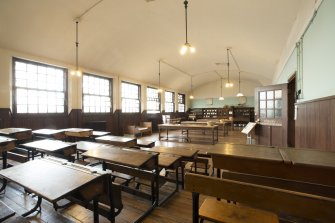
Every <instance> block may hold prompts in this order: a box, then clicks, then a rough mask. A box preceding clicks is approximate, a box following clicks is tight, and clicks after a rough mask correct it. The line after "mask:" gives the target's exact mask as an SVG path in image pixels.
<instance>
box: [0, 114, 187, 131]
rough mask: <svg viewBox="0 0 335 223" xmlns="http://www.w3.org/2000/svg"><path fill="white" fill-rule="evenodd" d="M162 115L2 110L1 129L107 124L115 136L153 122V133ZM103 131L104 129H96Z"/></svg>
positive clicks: (61, 127) (106, 128) (174, 115)
mask: <svg viewBox="0 0 335 223" xmlns="http://www.w3.org/2000/svg"><path fill="white" fill-rule="evenodd" d="M162 114H164V113H157V114H148V113H147V112H146V111H143V112H142V113H122V112H121V110H116V111H115V112H114V113H106V114H100V113H91V114H85V113H83V112H82V110H81V109H72V110H71V112H70V113H69V114H18V115H17V114H12V112H11V110H10V109H9V108H0V128H8V127H22V128H30V129H42V128H50V129H63V128H83V127H85V126H88V125H89V124H90V123H105V129H104V131H108V132H111V133H112V134H113V135H123V134H124V130H126V129H127V126H128V125H140V123H141V122H148V121H149V122H152V128H153V131H158V128H157V125H158V124H161V123H162ZM168 114H169V115H171V116H172V117H182V118H185V117H186V113H168ZM93 129H94V130H100V131H103V129H101V128H99V129H95V128H93Z"/></svg>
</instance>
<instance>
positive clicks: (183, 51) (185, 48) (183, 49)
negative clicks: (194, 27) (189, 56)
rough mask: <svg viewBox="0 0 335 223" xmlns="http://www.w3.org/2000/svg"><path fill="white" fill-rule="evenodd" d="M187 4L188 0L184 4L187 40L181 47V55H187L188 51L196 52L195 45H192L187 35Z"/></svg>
mask: <svg viewBox="0 0 335 223" xmlns="http://www.w3.org/2000/svg"><path fill="white" fill-rule="evenodd" d="M187 5H188V1H187V0H185V1H184V6H185V28H186V29H185V30H186V41H185V44H184V45H183V46H182V47H181V49H180V51H179V52H180V54H181V55H185V54H186V53H187V52H190V53H194V52H195V48H194V46H192V45H191V44H190V43H189V42H188V38H187V37H188V36H187Z"/></svg>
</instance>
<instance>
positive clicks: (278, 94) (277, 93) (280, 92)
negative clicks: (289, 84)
mask: <svg viewBox="0 0 335 223" xmlns="http://www.w3.org/2000/svg"><path fill="white" fill-rule="evenodd" d="M275 98H276V99H277V98H278V99H279V98H282V90H276V91H275Z"/></svg>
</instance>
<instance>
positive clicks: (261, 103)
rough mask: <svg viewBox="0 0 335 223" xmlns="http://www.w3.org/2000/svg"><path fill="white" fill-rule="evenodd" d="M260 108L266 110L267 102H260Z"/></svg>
mask: <svg viewBox="0 0 335 223" xmlns="http://www.w3.org/2000/svg"><path fill="white" fill-rule="evenodd" d="M259 108H261V109H262V108H263V109H264V108H266V101H260V102H259Z"/></svg>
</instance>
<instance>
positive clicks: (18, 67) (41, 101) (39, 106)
mask: <svg viewBox="0 0 335 223" xmlns="http://www.w3.org/2000/svg"><path fill="white" fill-rule="evenodd" d="M13 74H14V75H13V97H14V100H13V102H14V105H13V108H14V113H20V114H25V113H38V114H41V113H65V112H67V109H66V106H65V105H66V96H67V90H66V89H67V82H66V80H67V78H66V76H67V70H66V69H64V68H60V67H55V66H51V65H47V64H42V63H37V62H33V61H28V60H23V59H18V58H13Z"/></svg>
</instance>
